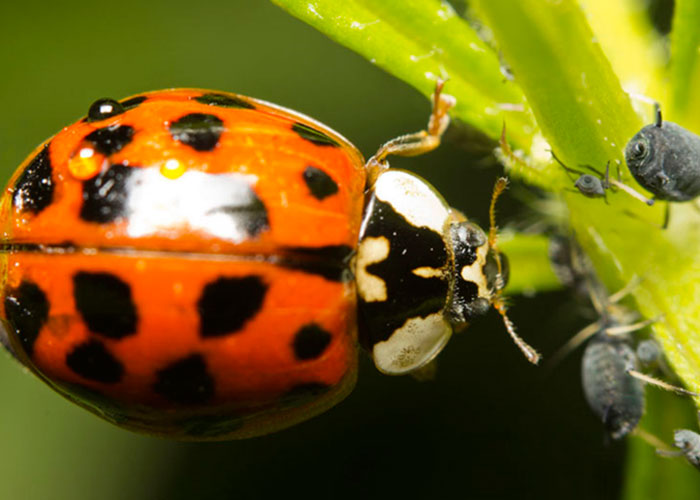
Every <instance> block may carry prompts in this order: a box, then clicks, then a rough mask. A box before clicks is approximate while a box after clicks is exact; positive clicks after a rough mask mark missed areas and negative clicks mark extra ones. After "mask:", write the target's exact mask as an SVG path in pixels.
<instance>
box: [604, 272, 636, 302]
mask: <svg viewBox="0 0 700 500" xmlns="http://www.w3.org/2000/svg"><path fill="white" fill-rule="evenodd" d="M641 282H642V278H640V277H639V276H637V275H636V274H635V275H634V276H632V278H631V279H630V280H629V281H628V282H627V284H626V285H625V286H623V287H622V288H620V289H619V290H618V291H617V292H615V293H613V294H612V295H610V296H609V297H608V302H609V303H610V304H617V303H618V302H620V301H621V300H622V299H624V298H625V297H627V296H628V295H629V294H630V293H632V292H633V291H634V289H635V288H637V287H638V286H639V284H640V283H641Z"/></svg>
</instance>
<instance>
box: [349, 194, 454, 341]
mask: <svg viewBox="0 0 700 500" xmlns="http://www.w3.org/2000/svg"><path fill="white" fill-rule="evenodd" d="M366 212H367V214H369V216H370V219H369V220H368V221H367V223H366V229H365V234H364V235H363V238H365V237H379V236H382V237H384V238H386V239H388V240H389V245H390V246H389V255H388V257H387V258H386V259H384V260H383V261H381V262H377V263H374V264H370V265H369V266H367V272H368V273H370V274H373V275H375V276H377V277H378V278H380V279H381V280H382V281H384V283H385V284H386V292H387V300H386V301H377V302H365V301H363V300H362V299H361V298H360V300H359V301H358V320H359V327H360V328H359V335H360V341H361V342H362V344H363V345H364V346H365V347H367V348H371V346H373V345H374V344H376V343H377V342H381V341H384V340H386V339H388V338H389V337H390V336H391V334H392V333H393V332H394V331H395V330H396V329H398V328H400V327H401V326H402V325H403V324H404V323H405V322H406V320H407V319H409V318H414V317H421V318H425V317H427V316H428V315H430V314H433V313H436V312H439V311H440V310H442V309H443V308H444V307H445V301H446V299H447V290H448V284H447V280H446V278H444V277H441V276H436V277H432V278H422V277H420V276H416V275H415V274H413V272H412V271H413V270H414V269H416V268H419V267H431V268H435V269H440V268H444V267H445V265H446V264H447V262H448V255H447V250H446V248H445V243H444V241H443V239H442V236H441V235H440V234H438V233H436V232H435V231H433V230H431V229H429V228H427V227H416V226H414V225H413V224H411V223H410V222H408V221H407V220H406V218H405V217H403V216H402V215H401V214H399V213H397V212H396V211H395V210H394V208H393V207H392V206H391V205H390V204H388V203H385V202H383V201H381V200H379V199H377V198H375V197H372V198H371V201H370V203H369V205H368V207H367V210H366Z"/></svg>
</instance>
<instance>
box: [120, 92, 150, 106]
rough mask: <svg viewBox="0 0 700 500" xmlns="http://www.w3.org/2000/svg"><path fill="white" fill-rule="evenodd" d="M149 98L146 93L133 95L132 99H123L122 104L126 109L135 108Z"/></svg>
mask: <svg viewBox="0 0 700 500" xmlns="http://www.w3.org/2000/svg"><path fill="white" fill-rule="evenodd" d="M147 99H148V97H146V96H145V95H139V96H136V97H132V98H130V99H125V100H123V101H121V105H122V107H123V108H124V109H125V110H129V109H134V108H136V107H138V106H140V105H141V104H142V103H143V102H144V101H146V100H147Z"/></svg>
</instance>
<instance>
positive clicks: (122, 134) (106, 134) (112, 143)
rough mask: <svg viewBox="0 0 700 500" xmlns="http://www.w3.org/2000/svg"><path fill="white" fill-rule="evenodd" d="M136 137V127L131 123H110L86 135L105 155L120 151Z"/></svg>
mask: <svg viewBox="0 0 700 500" xmlns="http://www.w3.org/2000/svg"><path fill="white" fill-rule="evenodd" d="M133 138H134V129H133V128H132V127H130V126H129V125H110V126H109V127H104V128H98V129H97V130H95V131H93V132H90V133H89V134H88V135H87V136H85V140H87V141H90V143H91V144H92V145H93V146H95V149H96V150H97V151H99V152H100V153H102V154H103V155H105V156H110V155H113V154H114V153H118V152H119V151H121V150H122V149H123V148H124V147H125V146H127V145H128V144H129V143H130V142H131V141H132V140H133Z"/></svg>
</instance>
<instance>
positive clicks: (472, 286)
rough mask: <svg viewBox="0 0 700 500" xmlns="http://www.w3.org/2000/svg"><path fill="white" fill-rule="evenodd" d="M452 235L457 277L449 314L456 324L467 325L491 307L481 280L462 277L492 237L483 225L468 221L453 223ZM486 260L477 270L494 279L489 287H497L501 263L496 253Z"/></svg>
mask: <svg viewBox="0 0 700 500" xmlns="http://www.w3.org/2000/svg"><path fill="white" fill-rule="evenodd" d="M449 234H450V240H451V242H452V252H453V268H452V271H451V272H452V274H453V275H454V276H455V280H454V287H453V290H452V296H451V297H450V303H449V307H448V309H447V311H446V314H447V316H448V319H449V321H450V322H451V323H452V324H464V323H466V322H469V321H471V320H472V319H474V318H475V317H477V316H481V315H483V314H485V313H486V312H488V310H489V308H490V307H491V305H490V302H489V299H488V298H487V297H479V285H478V284H477V283H475V282H473V281H465V280H464V279H462V271H463V270H464V268H465V267H467V268H468V267H470V266H472V265H473V264H474V263H475V262H476V260H477V251H478V249H479V248H480V247H482V246H483V245H487V244H488V239H487V237H486V234H485V233H484V232H483V231H482V230H481V228H480V227H478V226H476V225H475V224H473V223H471V222H467V221H464V222H458V223H453V224H451V225H450V230H449ZM486 260H487V261H486V264H484V265H483V266H482V267H481V268H480V269H478V268H476V269H475V270H477V271H479V272H481V273H484V274H485V276H486V277H487V280H488V278H491V281H490V282H489V283H488V285H489V289H493V288H494V287H495V281H496V278H497V277H498V266H497V263H496V261H495V260H494V258H493V255H492V253H489V254H488V257H487V259H486Z"/></svg>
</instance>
